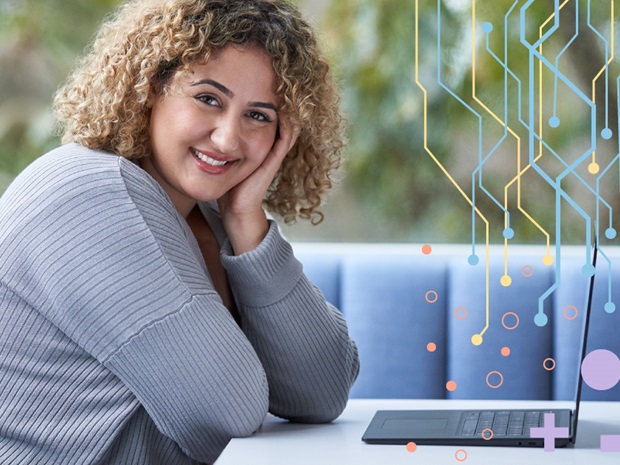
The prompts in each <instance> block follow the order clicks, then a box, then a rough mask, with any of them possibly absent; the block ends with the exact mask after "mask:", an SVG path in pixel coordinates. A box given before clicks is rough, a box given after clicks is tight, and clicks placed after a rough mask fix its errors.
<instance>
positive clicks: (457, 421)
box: [362, 244, 598, 447]
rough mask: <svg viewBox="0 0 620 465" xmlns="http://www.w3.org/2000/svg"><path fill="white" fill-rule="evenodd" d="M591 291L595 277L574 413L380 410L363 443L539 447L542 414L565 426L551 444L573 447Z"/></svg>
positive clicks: (584, 336)
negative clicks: (536, 431)
mask: <svg viewBox="0 0 620 465" xmlns="http://www.w3.org/2000/svg"><path fill="white" fill-rule="evenodd" d="M597 252H598V249H597V247H596V244H595V245H594V251H593V254H592V256H593V258H592V264H593V266H594V267H595V269H596V256H597ZM593 288H594V275H592V277H591V278H590V279H589V280H588V290H587V294H586V295H587V298H586V299H587V300H586V312H585V316H584V321H583V329H582V334H581V351H580V360H579V369H578V370H577V372H578V373H579V374H578V376H577V389H576V403H575V409H574V410H571V409H550V410H539V409H533V410H529V409H521V410H513V409H508V410H379V411H377V412H376V413H375V415H374V417H373V419H372V420H371V422H370V424H369V425H368V428H367V429H366V432H365V433H364V435H363V436H362V440H363V441H365V442H366V443H368V444H408V443H410V442H414V443H416V444H417V445H451V446H452V445H454V446H456V445H465V446H521V447H543V446H544V439H543V438H542V437H532V435H531V431H530V429H531V428H541V427H543V426H545V424H544V420H545V414H546V413H553V414H554V416H555V427H556V428H566V430H565V431H567V432H568V434H566V437H556V438H555V446H556V447H565V446H567V445H568V444H571V443H574V442H575V440H576V437H577V417H578V414H579V403H580V400H581V387H582V377H581V363H582V362H583V359H584V357H585V355H586V345H587V339H588V330H589V326H590V311H591V306H592V293H593ZM547 426H548V425H547ZM535 436H538V434H535ZM541 436H542V435H541ZM562 436H564V435H562Z"/></svg>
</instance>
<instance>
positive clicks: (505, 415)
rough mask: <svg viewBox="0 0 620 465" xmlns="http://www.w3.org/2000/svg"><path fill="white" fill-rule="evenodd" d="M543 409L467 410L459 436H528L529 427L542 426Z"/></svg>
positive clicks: (489, 437)
mask: <svg viewBox="0 0 620 465" xmlns="http://www.w3.org/2000/svg"><path fill="white" fill-rule="evenodd" d="M543 414H544V412H543V411H539V410H536V411H525V410H524V411H513V410H502V411H481V412H467V413H466V414H465V421H464V422H463V428H462V430H461V432H460V435H461V436H482V437H483V438H485V439H491V437H496V438H497V437H513V436H515V437H518V436H524V437H529V435H530V428H536V427H538V426H542V420H543V418H544V416H543Z"/></svg>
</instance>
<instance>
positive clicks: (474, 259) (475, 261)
mask: <svg viewBox="0 0 620 465" xmlns="http://www.w3.org/2000/svg"><path fill="white" fill-rule="evenodd" d="M467 261H468V262H469V264H470V265H471V266H476V265H477V264H478V263H480V258H478V255H470V256H469V258H468V259H467Z"/></svg>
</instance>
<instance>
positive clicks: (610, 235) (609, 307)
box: [596, 76, 620, 313]
mask: <svg viewBox="0 0 620 465" xmlns="http://www.w3.org/2000/svg"><path fill="white" fill-rule="evenodd" d="M616 89H617V90H616V94H617V105H618V109H619V110H620V76H619V77H618V78H617V79H616ZM618 133H619V134H620V119H619V120H618ZM618 144H619V147H618V154H617V155H616V156H615V157H614V159H613V160H612V161H611V162H610V163H609V164H608V165H607V167H606V168H605V169H604V170H603V171H601V173H600V175H599V176H598V177H597V178H596V191H597V193H599V192H600V184H601V179H603V177H605V176H606V175H607V173H608V172H609V171H610V170H611V168H612V167H613V165H614V164H615V163H617V162H618V161H619V160H620V139H619V140H618ZM612 213H613V212H612V211H610V212H609V228H608V229H607V230H606V231H605V236H606V237H607V239H610V240H611V239H615V238H616V235H617V233H616V230H615V229H614V228H613V218H612ZM596 224H597V225H600V206H599V203H598V202H597V203H596ZM596 236H597V242H598V243H599V244H600V240H599V236H600V230H599V229H598V228H597V231H596ZM601 249H602V248H601ZM601 249H599V252H600V253H601V255H602V256H603V257H604V258H605V261H606V262H607V269H608V274H607V303H606V304H605V307H604V308H605V311H606V312H607V313H614V312H615V311H616V305H615V304H614V303H613V300H612V292H611V290H612V266H611V260H610V259H609V258H608V257H607V255H605V254H604V252H603V251H602V250H601Z"/></svg>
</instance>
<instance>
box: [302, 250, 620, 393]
mask: <svg viewBox="0 0 620 465" xmlns="http://www.w3.org/2000/svg"><path fill="white" fill-rule="evenodd" d="M294 249H295V252H296V255H297V257H298V258H299V259H300V261H301V262H302V264H303V266H304V271H305V273H306V274H307V276H308V277H309V278H310V279H311V280H312V281H313V282H314V283H315V284H316V285H317V286H318V287H319V289H321V290H322V292H323V294H324V295H325V297H326V298H327V300H328V301H330V302H331V303H333V304H334V305H335V306H336V307H338V308H339V309H340V311H341V312H342V313H343V314H344V315H345V317H346V319H347V323H348V325H349V329H350V332H351V335H352V337H353V338H354V340H355V342H356V343H357V346H358V349H359V354H360V359H361V371H360V375H359V378H358V380H357V382H356V383H355V385H354V386H353V389H352V391H351V396H352V397H358V398H364V397H373V398H453V399H541V400H545V399H562V400H564V399H566V400H569V399H572V398H574V395H575V386H576V379H577V374H578V364H579V336H580V331H581V327H582V323H583V319H582V317H583V313H584V305H585V302H586V288H587V281H588V278H587V277H586V276H585V275H584V274H583V272H582V267H583V265H584V264H586V263H587V261H586V254H585V249H584V248H583V247H576V246H575V247H573V246H571V247H563V248H562V253H561V257H559V262H557V261H556V262H554V263H553V264H552V265H550V266H549V265H546V264H544V263H543V258H544V257H545V256H546V255H547V253H546V249H545V248H540V247H536V248H534V247H528V246H510V247H509V248H508V249H507V251H508V252H507V253H505V249H504V248H503V247H502V246H492V247H490V248H489V252H488V257H487V254H486V249H484V248H482V249H478V250H477V251H476V252H477V254H478V256H479V259H480V260H479V263H478V264H477V265H471V264H470V263H469V261H468V258H469V256H470V255H471V253H472V250H471V246H458V245H437V246H435V247H434V248H433V251H432V253H430V254H428V255H425V254H424V253H422V247H421V246H419V245H413V244H322V243H303V244H302V243H298V244H294ZM487 259H488V260H487ZM557 259H558V258H557V257H556V260H557ZM614 263H620V249H616V248H608V250H604V253H603V254H602V256H601V255H599V265H598V267H597V273H596V282H595V289H594V299H593V307H592V323H591V324H592V326H591V332H590V340H589V343H588V348H587V350H588V352H589V351H591V350H594V349H599V348H604V349H607V350H611V351H612V352H614V353H616V354H620V336H619V334H620V297H618V296H614V295H613V290H615V289H620V287H618V285H619V284H620V276H617V274H618V273H619V271H617V270H616V273H615V274H614V273H613V269H614V268H613V267H612V266H611V265H613V264H614ZM610 269H611V270H612V272H611V273H610ZM508 278H509V280H508ZM508 281H509V282H508ZM487 283H488V286H487ZM610 292H611V293H612V298H611V301H613V297H616V298H617V299H618V307H619V308H618V310H617V311H615V312H612V313H608V311H606V310H605V308H606V307H605V305H606V304H608V303H609V302H610V297H609V295H610ZM607 310H610V307H609V305H608V306H607ZM539 313H544V315H545V316H546V318H547V324H546V325H544V326H539V325H537V324H536V323H535V317H536V315H537V314H539ZM583 394H584V399H590V400H620V385H617V386H616V387H614V388H612V389H609V390H606V391H595V390H594V389H592V388H589V387H588V386H585V387H584V393H583Z"/></svg>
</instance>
